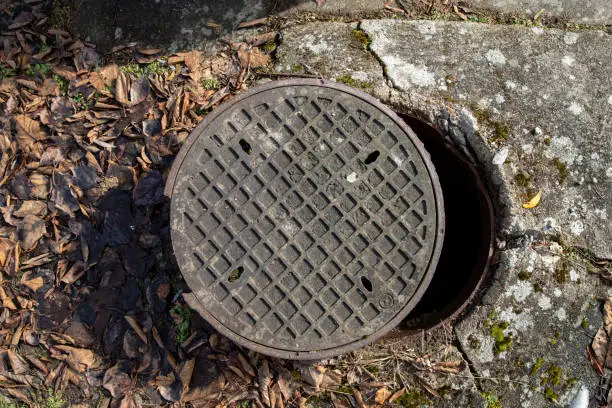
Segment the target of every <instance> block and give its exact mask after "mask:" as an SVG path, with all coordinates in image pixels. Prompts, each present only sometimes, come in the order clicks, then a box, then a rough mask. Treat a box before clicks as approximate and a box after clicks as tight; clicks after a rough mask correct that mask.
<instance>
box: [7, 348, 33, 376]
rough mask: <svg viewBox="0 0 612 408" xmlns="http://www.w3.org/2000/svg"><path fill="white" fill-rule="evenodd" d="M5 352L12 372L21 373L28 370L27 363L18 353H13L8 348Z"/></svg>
mask: <svg viewBox="0 0 612 408" xmlns="http://www.w3.org/2000/svg"><path fill="white" fill-rule="evenodd" d="M6 352H7V355H8V359H9V363H10V364H11V368H12V369H13V373H15V374H23V373H25V372H26V371H27V370H28V363H26V362H25V360H24V359H23V358H21V356H20V355H19V354H17V353H15V352H14V351H13V350H12V349H8V350H7V351H6Z"/></svg>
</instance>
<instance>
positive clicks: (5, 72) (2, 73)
mask: <svg viewBox="0 0 612 408" xmlns="http://www.w3.org/2000/svg"><path fill="white" fill-rule="evenodd" d="M16 75H17V70H16V69H15V68H11V67H9V66H8V65H4V64H0V78H8V77H14V76H16Z"/></svg>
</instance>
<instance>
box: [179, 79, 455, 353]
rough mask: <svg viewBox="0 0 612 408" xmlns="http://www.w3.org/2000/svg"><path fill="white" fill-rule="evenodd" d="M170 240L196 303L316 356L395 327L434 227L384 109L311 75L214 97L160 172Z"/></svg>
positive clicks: (435, 214)
mask: <svg viewBox="0 0 612 408" xmlns="http://www.w3.org/2000/svg"><path fill="white" fill-rule="evenodd" d="M167 191H168V193H169V194H170V195H171V197H172V203H171V232H172V243H173V247H174V252H175V255H176V259H177V262H178V264H179V266H180V268H181V272H182V273H183V275H184V277H185V280H186V281H187V283H188V285H189V286H190V288H191V289H192V290H193V294H194V295H195V298H196V299H197V303H198V305H197V309H198V312H200V313H201V314H202V315H203V317H204V318H205V319H207V320H208V321H209V322H210V323H211V324H212V325H213V326H214V327H215V328H216V329H217V330H219V331H220V332H221V333H223V334H224V335H226V336H228V337H229V338H230V339H232V340H234V341H236V342H237V343H239V344H242V345H244V346H246V347H249V348H252V349H255V350H257V351H260V352H262V353H265V354H269V355H273V356H277V357H283V358H295V359H316V358H324V357H328V356H332V355H336V354H339V353H342V352H346V351H349V350H352V349H355V348H358V347H360V346H362V345H364V344H365V343H367V342H370V341H372V340H374V339H376V338H378V337H380V336H382V335H383V334H385V333H386V332H387V331H389V330H390V329H392V328H393V327H394V326H395V325H397V324H398V323H399V322H400V321H401V319H402V318H403V317H405V316H406V315H407V314H408V312H410V310H412V309H413V308H414V306H415V305H416V303H417V302H418V300H419V299H420V297H421V296H422V294H423V292H424V290H425V289H426V288H427V285H428V284H429V282H430V280H431V278H432V275H433V273H434V269H435V266H436V263H437V260H438V257H439V254H440V250H441V247H442V237H443V232H444V214H443V205H442V194H441V191H440V186H439V183H438V179H437V176H436V174H435V171H434V169H433V166H432V164H431V162H430V161H429V158H428V154H427V153H426V152H425V151H424V149H423V147H422V144H421V143H420V142H419V141H418V140H417V138H416V136H415V134H414V133H413V132H412V130H410V128H408V127H407V126H406V125H405V124H403V122H402V121H401V119H399V118H398V117H397V116H396V115H395V114H394V113H393V112H392V111H391V110H389V109H388V108H386V107H385V106H384V105H382V104H381V103H380V102H378V101H376V100H375V99H373V98H372V97H370V96H368V95H366V94H364V93H362V92H359V91H357V90H355V89H352V88H349V87H346V86H342V85H339V84H336V83H330V82H326V81H320V80H289V81H278V82H273V83H270V84H267V85H265V86H261V87H258V88H255V89H252V90H251V91H249V92H248V93H246V94H244V95H241V96H239V97H236V98H234V99H233V100H232V101H231V102H230V103H227V104H225V105H222V106H220V107H219V108H218V109H216V110H215V111H214V112H213V113H211V114H210V115H208V116H207V118H206V120H205V121H204V122H203V123H202V124H200V126H198V128H197V129H195V130H194V132H193V133H192V134H191V136H190V138H189V139H188V141H187V143H186V145H185V146H184V147H183V149H182V150H181V152H180V153H179V156H178V157H177V159H176V161H175V164H174V166H173V168H172V172H171V174H170V177H169V180H168V187H167Z"/></svg>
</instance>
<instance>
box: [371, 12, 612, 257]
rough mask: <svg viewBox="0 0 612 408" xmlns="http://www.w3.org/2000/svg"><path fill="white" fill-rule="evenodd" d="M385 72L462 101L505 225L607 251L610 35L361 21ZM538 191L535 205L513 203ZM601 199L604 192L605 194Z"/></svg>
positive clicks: (401, 83)
mask: <svg viewBox="0 0 612 408" xmlns="http://www.w3.org/2000/svg"><path fill="white" fill-rule="evenodd" d="M361 27H362V29H363V30H364V31H365V32H366V33H367V34H368V35H369V36H370V37H371V39H372V45H371V49H372V51H373V52H374V53H375V54H376V55H378V57H379V58H380V59H381V61H382V62H383V64H384V65H385V71H386V73H387V76H388V77H389V79H390V80H391V81H392V82H393V84H394V85H395V86H396V87H397V88H399V89H400V90H402V91H405V92H409V93H418V94H420V95H426V96H429V97H432V98H443V99H445V100H447V101H450V102H452V103H456V104H459V105H464V106H467V107H470V108H471V110H472V112H473V115H474V119H473V120H474V123H475V126H474V128H475V131H478V123H477V122H479V121H480V122H489V123H492V124H493V127H494V128H495V129H494V130H495V134H492V135H489V137H488V142H489V146H490V147H491V150H492V151H493V152H494V156H493V158H492V159H491V162H492V165H493V166H498V168H499V170H500V171H501V173H502V175H503V177H504V179H505V181H506V184H507V185H509V186H510V195H511V205H510V209H509V211H510V215H511V216H512V217H513V221H514V223H515V225H514V226H513V228H514V230H516V231H518V230H526V229H536V230H540V231H543V232H548V233H551V232H557V233H560V234H563V235H564V236H565V238H566V239H567V241H568V242H569V243H570V244H572V245H578V246H583V247H585V248H589V249H590V250H592V251H594V252H595V253H596V254H598V255H599V256H601V257H605V258H610V257H612V252H611V251H612V245H610V244H611V240H610V236H611V230H610V226H611V224H610V218H609V215H608V214H609V212H610V200H609V198H610V182H611V180H612V179H611V178H610V176H611V175H612V170H611V169H610V163H611V149H610V146H611V145H610V142H611V141H612V119H611V117H610V109H611V107H612V105H610V103H609V102H610V100H611V98H612V83H611V82H610V76H611V74H612V70H611V68H610V65H609V63H608V62H607V60H608V56H609V55H610V54H611V53H612V38H610V36H609V35H607V34H604V33H603V32H601V31H589V32H581V33H572V32H564V31H561V30H545V29H541V28H534V29H527V28H522V27H507V26H489V25H483V24H472V23H451V22H430V21H414V22H399V21H389V20H380V21H365V22H363V23H362V24H361ZM537 190H542V191H543V199H542V201H541V204H540V206H538V207H537V208H535V209H533V210H525V209H524V208H522V206H521V204H522V203H523V202H525V201H526V200H527V198H529V196H532V195H533V193H534V192H535V191H537ZM606 197H607V198H606Z"/></svg>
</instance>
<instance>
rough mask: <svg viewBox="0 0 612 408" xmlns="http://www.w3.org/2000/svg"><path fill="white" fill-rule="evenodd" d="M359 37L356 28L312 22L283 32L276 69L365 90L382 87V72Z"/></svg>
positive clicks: (354, 25)
mask: <svg viewBox="0 0 612 408" xmlns="http://www.w3.org/2000/svg"><path fill="white" fill-rule="evenodd" d="M363 35H364V34H363V32H361V31H359V30H357V24H346V23H336V22H331V23H319V22H315V23H310V24H304V25H301V26H296V27H293V28H291V29H289V30H285V31H284V32H283V45H282V46H281V47H280V48H279V49H278V52H277V63H276V69H277V70H278V71H284V72H289V73H292V74H302V73H305V74H311V75H320V76H323V77H325V78H330V79H334V80H340V81H344V82H351V81H356V82H357V84H361V86H360V87H361V88H366V89H367V88H372V87H374V86H375V85H382V84H384V82H385V81H384V77H383V70H382V68H381V66H380V64H379V62H378V60H377V59H376V57H375V56H374V55H373V54H372V53H370V52H369V51H367V47H366V45H365V44H364V42H366V41H367V38H366V37H362V36H363ZM330 51H331V52H330Z"/></svg>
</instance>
